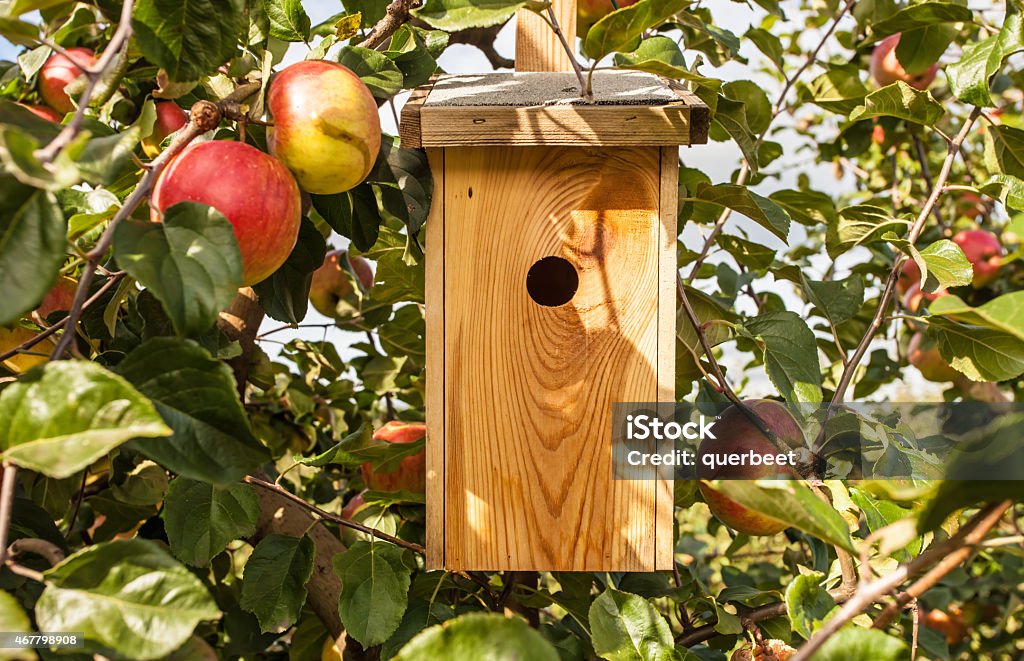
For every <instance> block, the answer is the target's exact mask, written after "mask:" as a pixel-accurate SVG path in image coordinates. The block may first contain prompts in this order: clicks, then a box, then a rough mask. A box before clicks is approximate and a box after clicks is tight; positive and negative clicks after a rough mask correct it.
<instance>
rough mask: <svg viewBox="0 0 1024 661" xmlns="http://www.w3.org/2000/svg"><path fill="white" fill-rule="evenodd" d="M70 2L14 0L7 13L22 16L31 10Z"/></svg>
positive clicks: (59, 0) (66, 0) (64, 0)
mask: <svg viewBox="0 0 1024 661" xmlns="http://www.w3.org/2000/svg"><path fill="white" fill-rule="evenodd" d="M68 2H69V0H12V1H11V3H10V4H9V5H8V6H7V10H6V12H5V13H6V14H7V15H8V16H21V15H22V14H27V13H29V12H30V11H38V10H40V9H49V8H50V7H56V6H58V5H62V4H67V3H68Z"/></svg>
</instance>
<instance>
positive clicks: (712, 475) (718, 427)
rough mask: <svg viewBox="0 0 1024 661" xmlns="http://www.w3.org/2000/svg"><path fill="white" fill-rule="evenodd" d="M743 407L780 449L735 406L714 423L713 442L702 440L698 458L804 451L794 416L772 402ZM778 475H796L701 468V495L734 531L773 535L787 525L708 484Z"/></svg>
mask: <svg viewBox="0 0 1024 661" xmlns="http://www.w3.org/2000/svg"><path fill="white" fill-rule="evenodd" d="M743 403H744V405H746V407H747V408H748V409H750V410H751V411H753V412H754V413H755V414H756V415H757V416H758V417H759V418H760V419H761V421H762V422H763V423H764V426H765V427H767V428H768V429H769V430H771V432H772V433H773V434H775V436H776V437H777V438H778V440H779V441H780V443H782V447H776V445H775V444H774V443H772V441H771V440H769V439H768V438H767V437H766V436H765V435H764V433H762V432H761V430H760V429H759V428H758V427H757V425H755V424H754V423H753V422H752V421H751V420H750V418H748V417H747V415H746V414H745V413H744V412H743V411H742V410H740V409H739V408H737V407H735V406H730V407H729V408H727V409H726V410H725V411H724V412H723V413H722V415H721V416H720V417H719V419H718V421H717V422H715V425H714V432H715V436H716V438H715V439H711V438H705V439H704V440H702V441H701V443H700V446H699V447H698V448H697V453H698V455H701V454H704V453H716V454H723V453H736V454H746V453H748V452H753V453H755V454H760V455H777V454H780V453H785V452H788V451H789V450H790V449H795V448H799V447H803V445H804V441H803V432H802V430H801V429H800V426H799V425H798V424H797V422H796V419H795V418H794V417H793V414H792V413H790V411H789V410H788V409H787V408H786V407H785V406H783V405H781V404H779V403H778V402H773V401H771V400H747V401H745V402H743ZM780 473H783V474H792V475H794V477H795V473H793V471H792V470H791V469H789V468H786V467H780V466H775V465H772V466H765V465H762V466H720V467H717V466H716V467H715V468H713V469H712V468H708V467H705V466H703V465H701V467H700V468H699V469H698V473H697V474H698V477H699V478H700V480H701V481H700V482H699V483H698V486H699V487H700V492H701V493H702V494H703V495H704V501H705V502H706V503H707V504H708V507H709V508H711V512H712V513H713V514H714V515H715V516H716V517H718V518H719V519H720V520H721V521H722V523H724V524H725V525H727V526H729V527H730V528H732V529H733V530H736V531H738V532H742V533H746V534H748V535H774V534H775V533H778V532H782V531H783V530H785V529H786V528H787V527H789V526H788V525H787V524H786V523H784V522H782V521H779V520H778V519H775V518H772V517H770V516H768V515H766V514H762V513H761V512H756V511H754V510H752V509H750V508H748V507H745V506H743V505H741V504H740V503H738V502H736V501H735V500H733V499H731V498H729V497H728V496H726V495H725V494H723V493H722V492H721V491H718V490H717V489H715V488H714V487H712V486H711V485H710V484H709V483H708V482H707V481H708V480H716V479H744V480H758V479H764V478H769V477H776V476H778V475H779V474H780Z"/></svg>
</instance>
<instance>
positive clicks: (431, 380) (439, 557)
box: [424, 149, 445, 569]
mask: <svg viewBox="0 0 1024 661" xmlns="http://www.w3.org/2000/svg"><path fill="white" fill-rule="evenodd" d="M427 161H428V162H429V164H430V171H431V173H432V174H433V177H434V195H433V201H432V203H431V205H430V213H429V215H428V216H427V222H426V225H425V227H424V232H425V238H424V240H425V241H426V244H427V245H426V249H425V259H426V263H425V265H424V268H425V276H426V284H425V290H424V310H425V313H424V319H425V323H426V334H427V335H426V350H427V366H426V369H427V386H426V413H427V442H426V456H427V490H426V497H427V526H426V547H427V569H440V568H443V567H444V522H445V515H444V471H445V467H444V421H445V406H444V353H445V351H444V309H445V308H444V210H445V194H444V183H445V177H444V150H443V149H428V150H427Z"/></svg>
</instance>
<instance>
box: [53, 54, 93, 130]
mask: <svg viewBox="0 0 1024 661" xmlns="http://www.w3.org/2000/svg"><path fill="white" fill-rule="evenodd" d="M67 53H68V55H70V56H71V59H68V58H67V57H64V56H63V55H61V54H60V53H54V54H53V55H51V56H50V59H48V60H47V61H46V64H44V65H43V68H42V69H40V70H39V96H41V97H43V101H44V102H46V105H48V106H50V107H51V108H53V109H54V110H56V111H57V112H59V113H61V114H62V115H66V114H67V113H69V112H74V110H75V104H74V102H73V101H72V100H71V97H70V96H68V93H67V92H65V91H64V88H65V87H67V86H68V85H70V84H71V83H72V82H73V81H75V80H76V79H77V78H78V77H79V76H81V75H82V70H81V69H79V67H78V66H75V65H76V64H78V65H79V66H81V67H82V68H85V69H88V68H90V67H92V66H93V65H94V64H96V54H95V53H94V52H93V51H92V50H90V49H88V48H68V49H67ZM62 119H63V117H62Z"/></svg>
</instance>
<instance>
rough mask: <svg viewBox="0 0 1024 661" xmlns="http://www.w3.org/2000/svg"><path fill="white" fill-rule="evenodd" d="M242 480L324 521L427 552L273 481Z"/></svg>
mask: <svg viewBox="0 0 1024 661" xmlns="http://www.w3.org/2000/svg"><path fill="white" fill-rule="evenodd" d="M243 481H244V482H248V483H249V484H252V485H255V486H257V487H260V488H262V489H266V490H267V491H273V492H274V493H276V494H278V495H279V496H282V497H284V498H287V499H288V500H290V501H292V502H293V503H295V504H296V505H299V506H301V507H304V508H305V509H307V510H309V511H310V512H312V513H313V514H315V515H317V516H319V517H320V518H321V519H324V520H326V521H331V522H332V523H336V524H338V525H339V526H344V527H346V528H352V529H353V530H358V531H359V532H361V533H365V534H367V535H370V536H371V537H376V538H377V539H382V540H384V541H386V542H391V543H392V544H395V545H396V546H401V547H402V548H404V549H409V550H410V551H412V552H414V553H418V554H420V555H426V553H427V550H426V549H425V548H423V547H422V546H420V545H419V544H416V543H415V542H409V541H406V540H404V539H400V538H398V537H395V536H394V535H389V534H388V533H386V532H384V531H382V530H377V529H376V528H371V527H369V526H365V525H363V524H361V523H359V522H358V521H352V520H351V519H346V518H344V517H342V516H339V515H337V514H333V513H331V512H328V511H327V510H325V509H321V508H319V507H317V506H316V505H313V504H312V503H308V502H306V501H305V500H304V499H302V498H300V497H299V496H296V495H295V494H293V493H292V492H291V491H288V490H287V489H285V488H283V487H280V486H278V485H276V484H274V483H273V482H267V481H266V480H261V479H260V478H258V477H253V476H252V475H246V476H245V477H244V478H243Z"/></svg>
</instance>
